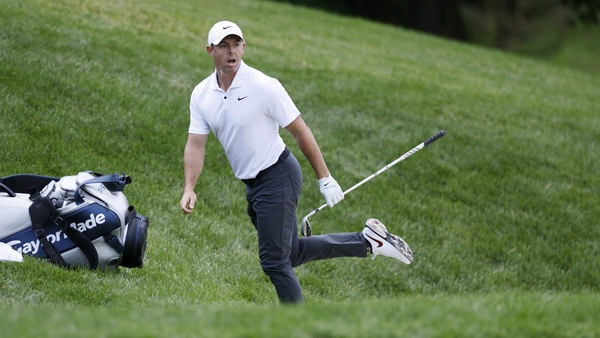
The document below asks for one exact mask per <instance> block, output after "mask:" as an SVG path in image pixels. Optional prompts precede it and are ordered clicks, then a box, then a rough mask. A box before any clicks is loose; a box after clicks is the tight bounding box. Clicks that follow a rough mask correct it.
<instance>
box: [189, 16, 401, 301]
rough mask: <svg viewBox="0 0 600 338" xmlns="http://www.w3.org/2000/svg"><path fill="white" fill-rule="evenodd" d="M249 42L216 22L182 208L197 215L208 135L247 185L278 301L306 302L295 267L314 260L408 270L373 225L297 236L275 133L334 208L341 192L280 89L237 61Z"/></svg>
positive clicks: (295, 179) (193, 110) (193, 109)
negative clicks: (363, 261)
mask: <svg viewBox="0 0 600 338" xmlns="http://www.w3.org/2000/svg"><path fill="white" fill-rule="evenodd" d="M245 48H246V42H245V40H244V37H243V35H242V31H241V30H240V28H239V27H238V26H237V25H236V24H235V23H233V22H229V21H221V22H218V23H216V24H215V25H214V26H213V27H212V29H211V30H210V32H209V34H208V45H207V46H206V51H207V52H208V54H209V55H210V56H211V57H212V58H213V59H214V63H215V71H214V73H213V74H211V75H210V76H209V77H207V78H206V79H205V80H204V81H202V82H201V83H200V84H198V85H197V86H196V87H195V88H194V90H193V92H192V95H191V100H190V115H191V119H190V127H189V135H188V140H187V143H186V146H185V151H184V179H185V186H184V191H183V197H182V198H181V202H180V206H181V210H182V211H183V213H184V214H189V213H190V212H192V210H193V209H194V204H195V203H196V194H195V192H194V189H195V187H196V183H197V181H198V178H199V176H200V174H201V172H202V169H203V167H204V156H205V149H206V141H207V139H208V134H209V133H210V132H211V131H212V132H213V133H215V136H216V137H217V138H218V140H219V141H220V143H221V145H222V146H223V149H224V150H225V154H226V156H227V159H228V160H229V163H230V165H231V167H232V169H233V172H234V174H235V176H236V177H237V178H239V179H241V180H242V181H243V182H244V183H245V184H246V199H247V201H248V209H247V211H248V215H249V216H250V220H251V221H252V224H253V225H254V227H255V228H256V230H257V233H258V249H259V257H260V264H261V267H262V269H263V271H264V273H265V274H266V275H268V276H269V278H270V280H271V282H272V283H273V285H274V287H275V290H276V291H277V295H278V297H279V300H280V301H281V302H292V303H298V302H303V297H302V290H301V288H300V284H299V282H298V279H297V278H296V275H295V273H294V269H293V268H294V267H296V266H298V265H300V264H303V263H306V262H310V261H314V260H319V259H329V258H335V257H366V256H367V252H371V253H372V254H373V255H374V256H375V255H377V254H382V255H385V256H390V257H394V258H396V259H399V260H400V261H402V262H404V263H406V264H410V262H411V261H412V252H411V251H410V248H409V247H408V246H407V245H406V243H405V242H404V241H403V240H402V239H401V238H400V237H398V236H395V235H392V234H389V233H388V232H387V230H386V228H385V226H384V225H383V224H381V223H380V222H379V221H377V220H375V219H370V220H368V221H367V225H366V227H365V228H364V230H363V231H362V232H354V233H340V234H329V235H321V236H311V237H303V238H299V237H298V231H297V223H296V221H297V220H296V207H297V205H298V199H299V197H300V190H301V187H302V171H301V170H300V166H299V164H298V161H297V160H296V158H295V157H294V155H292V154H291V153H290V151H289V150H288V149H287V147H286V146H285V144H284V142H283V140H282V138H281V137H280V135H279V127H282V128H285V129H286V130H287V131H288V132H289V133H290V134H291V135H292V136H293V138H294V140H295V141H296V143H297V144H298V147H299V148H300V150H301V151H302V153H303V154H304V156H305V157H306V158H307V160H308V161H309V163H310V164H311V166H312V167H313V169H314V171H315V173H316V175H317V178H318V180H319V185H320V189H321V193H322V195H323V197H324V198H325V200H326V201H327V204H328V205H329V206H330V207H333V206H334V205H335V204H336V203H338V202H339V201H341V200H342V199H343V198H344V193H343V192H342V189H341V188H340V186H339V184H338V183H337V182H336V180H335V179H334V178H333V177H332V176H331V173H330V172H329V170H328V169H327V165H326V164H325V161H324V159H323V156H322V154H321V150H320V148H319V146H318V145H317V142H316V141H315V138H314V136H313V134H312V132H311V131H310V129H309V128H308V126H307V125H306V124H305V123H304V120H303V119H302V118H301V117H300V112H299V111H298V109H297V108H296V106H295V105H294V103H293V102H292V99H291V98H290V97H289V95H288V94H287V92H286V91H285V89H284V88H283V86H282V85H281V83H280V82H279V81H277V80H276V79H274V78H271V77H268V76H266V75H265V74H263V73H261V72H259V71H258V70H256V69H254V68H251V67H249V66H248V65H246V64H245V63H244V62H243V61H242V56H243V54H244V50H245Z"/></svg>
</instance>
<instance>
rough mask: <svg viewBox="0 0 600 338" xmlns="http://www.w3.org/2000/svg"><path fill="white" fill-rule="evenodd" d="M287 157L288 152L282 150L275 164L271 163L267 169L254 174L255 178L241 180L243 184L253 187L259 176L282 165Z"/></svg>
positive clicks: (286, 149)
mask: <svg viewBox="0 0 600 338" xmlns="http://www.w3.org/2000/svg"><path fill="white" fill-rule="evenodd" d="M288 156H290V150H289V149H288V148H287V147H286V148H285V149H284V150H283V152H282V153H281V155H279V158H278V159H277V162H275V163H273V164H272V165H271V166H269V167H268V168H266V169H263V170H261V171H259V172H258V174H256V177H255V178H247V179H243V180H242V182H244V183H245V184H246V185H249V186H250V187H254V184H256V181H258V179H259V178H260V177H261V176H263V175H264V174H266V173H268V172H269V170H270V169H272V168H273V167H275V166H276V165H278V164H279V163H283V161H285V159H287V158H288Z"/></svg>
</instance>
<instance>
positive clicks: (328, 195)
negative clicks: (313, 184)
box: [319, 176, 344, 208]
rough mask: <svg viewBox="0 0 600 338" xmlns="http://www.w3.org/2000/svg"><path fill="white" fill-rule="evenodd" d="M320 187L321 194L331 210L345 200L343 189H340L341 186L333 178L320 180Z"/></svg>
mask: <svg viewBox="0 0 600 338" xmlns="http://www.w3.org/2000/svg"><path fill="white" fill-rule="evenodd" d="M319 186H320V188H321V194H322V195H323V197H325V201H327V205H328V206H329V207H330V208H331V207H333V206H334V205H336V204H337V203H339V202H340V201H341V200H343V199H344V192H343V191H342V188H340V185H339V184H338V183H337V182H336V181H335V179H334V178H333V177H332V176H328V177H323V178H321V179H319Z"/></svg>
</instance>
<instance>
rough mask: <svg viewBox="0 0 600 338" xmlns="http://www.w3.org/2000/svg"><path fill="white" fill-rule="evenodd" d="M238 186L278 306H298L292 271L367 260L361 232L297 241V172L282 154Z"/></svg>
mask: <svg viewBox="0 0 600 338" xmlns="http://www.w3.org/2000/svg"><path fill="white" fill-rule="evenodd" d="M243 181H244V183H246V199H247V200H248V215H249V216H250V220H251V221H252V224H254V227H255V228H256V231H257V232H258V254H259V258H260V265H261V267H262V269H263V271H264V273H265V274H266V275H267V276H269V278H270V279H271V282H272V283H273V286H275V290H276V291H277V295H278V297H279V300H280V302H285V303H289V302H291V303H299V302H302V301H303V297H302V289H301V288H300V283H299V282H298V278H297V277H296V274H295V273H294V269H293V268H294V267H296V266H299V265H301V264H304V263H307V262H311V261H315V260H320V259H329V258H337V257H366V256H367V243H366V240H365V238H364V237H363V235H362V233H361V232H351V233H337V234H328V235H314V236H311V237H302V238H299V237H298V227H297V223H296V208H297V206H298V199H299V197H300V191H301V190H302V171H301V169H300V165H299V164H298V161H297V160H296V158H295V157H294V155H292V154H290V153H289V151H288V150H287V149H286V151H285V152H284V153H283V154H282V156H281V157H280V158H279V161H278V162H277V163H275V164H274V165H273V166H271V167H269V168H267V169H265V170H263V171H261V172H260V173H259V175H258V176H257V177H256V178H255V179H251V180H243Z"/></svg>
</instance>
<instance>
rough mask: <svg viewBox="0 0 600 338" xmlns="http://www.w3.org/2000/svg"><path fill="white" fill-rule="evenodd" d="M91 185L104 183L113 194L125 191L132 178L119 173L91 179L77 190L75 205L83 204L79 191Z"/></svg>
mask: <svg viewBox="0 0 600 338" xmlns="http://www.w3.org/2000/svg"><path fill="white" fill-rule="evenodd" d="M94 174H97V173H94ZM91 183H102V184H104V186H105V187H106V189H108V190H109V191H112V192H114V191H123V189H125V185H127V184H129V183H131V177H129V176H127V175H125V174H123V173H120V172H119V173H116V174H109V175H102V176H99V177H95V178H92V179H89V180H87V181H85V182H82V183H80V184H79V185H78V186H77V188H76V189H75V194H74V195H75V196H74V198H75V203H77V204H81V203H83V197H81V194H80V192H79V190H80V189H81V188H82V187H83V186H84V185H87V184H91Z"/></svg>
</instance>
